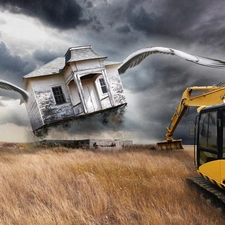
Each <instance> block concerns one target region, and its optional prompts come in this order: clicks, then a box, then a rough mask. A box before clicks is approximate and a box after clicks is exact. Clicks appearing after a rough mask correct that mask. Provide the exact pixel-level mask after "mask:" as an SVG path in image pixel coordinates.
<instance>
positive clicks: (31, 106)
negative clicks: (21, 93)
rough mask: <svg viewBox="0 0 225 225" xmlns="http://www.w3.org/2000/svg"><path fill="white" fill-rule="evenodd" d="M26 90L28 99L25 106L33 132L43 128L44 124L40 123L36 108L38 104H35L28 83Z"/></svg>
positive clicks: (40, 119)
mask: <svg viewBox="0 0 225 225" xmlns="http://www.w3.org/2000/svg"><path fill="white" fill-rule="evenodd" d="M27 90H28V91H29V94H30V97H29V100H28V102H27V104H26V109H27V113H28V116H29V118H30V123H31V127H32V129H33V130H36V129H38V128H39V127H41V126H43V125H44V123H43V121H42V117H41V114H40V110H39V108H38V104H37V102H36V99H35V96H34V92H33V89H32V87H31V85H30V83H29V84H28V87H27Z"/></svg>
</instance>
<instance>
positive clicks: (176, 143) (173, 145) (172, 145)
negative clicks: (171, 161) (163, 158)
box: [157, 139, 183, 150]
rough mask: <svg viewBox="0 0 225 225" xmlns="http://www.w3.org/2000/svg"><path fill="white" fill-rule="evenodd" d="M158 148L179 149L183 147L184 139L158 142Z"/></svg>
mask: <svg viewBox="0 0 225 225" xmlns="http://www.w3.org/2000/svg"><path fill="white" fill-rule="evenodd" d="M157 148H158V150H178V149H183V146H182V140H181V139H179V140H172V141H162V142H158V143H157Z"/></svg>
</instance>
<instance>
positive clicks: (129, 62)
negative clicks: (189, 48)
mask: <svg viewBox="0 0 225 225" xmlns="http://www.w3.org/2000/svg"><path fill="white" fill-rule="evenodd" d="M157 53H163V54H169V55H175V56H178V57H181V58H183V59H185V60H187V61H189V62H193V63H196V64H199V65H202V66H208V67H213V68H223V67H225V61H221V60H218V59H211V58H207V57H202V56H196V55H191V54H189V53H186V52H182V51H179V50H176V49H172V48H166V47H148V48H143V49H140V50H138V51H136V52H134V53H132V54H131V55H129V56H128V57H127V58H126V59H125V60H124V61H123V63H122V64H121V65H120V66H119V67H118V72H119V74H123V73H125V72H126V70H127V69H129V68H132V67H135V66H137V65H138V64H140V63H141V62H142V61H143V60H144V59H145V58H146V57H147V56H149V55H151V54H157Z"/></svg>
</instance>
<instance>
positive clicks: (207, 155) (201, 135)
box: [195, 104, 225, 188]
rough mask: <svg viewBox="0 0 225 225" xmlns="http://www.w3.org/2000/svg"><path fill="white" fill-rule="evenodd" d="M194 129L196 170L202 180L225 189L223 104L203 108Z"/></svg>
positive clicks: (224, 107) (224, 116) (224, 120)
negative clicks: (204, 179)
mask: <svg viewBox="0 0 225 225" xmlns="http://www.w3.org/2000/svg"><path fill="white" fill-rule="evenodd" d="M196 129H197V130H196V131H197V132H196V146H195V147H196V150H197V151H196V152H195V162H196V166H197V170H198V172H199V173H200V174H201V175H202V176H203V177H204V178H206V179H208V180H210V181H211V182H213V183H215V184H217V185H218V186H219V187H221V188H225V104H220V105H215V106H211V107H205V108H203V109H202V110H201V111H200V113H199V115H198V119H197V124H196Z"/></svg>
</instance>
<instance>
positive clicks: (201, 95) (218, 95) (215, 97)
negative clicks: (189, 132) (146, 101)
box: [157, 85, 225, 150]
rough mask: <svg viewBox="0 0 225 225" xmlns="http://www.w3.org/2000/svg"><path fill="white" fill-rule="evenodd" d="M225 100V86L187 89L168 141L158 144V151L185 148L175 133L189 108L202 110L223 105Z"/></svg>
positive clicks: (174, 117)
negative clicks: (206, 107)
mask: <svg viewBox="0 0 225 225" xmlns="http://www.w3.org/2000/svg"><path fill="white" fill-rule="evenodd" d="M194 93H195V94H194ZM224 99H225V86H217V85H215V86H201V87H198V86H194V87H188V88H186V89H185V91H184V92H183V94H182V97H181V100H180V102H179V103H178V105H177V107H176V109H175V112H174V114H173V116H172V118H171V123H170V125H169V126H168V127H167V132H166V135H165V136H166V140H165V141H162V142H158V143H157V146H158V149H159V150H174V149H182V148H183V147H182V140H174V139H173V133H174V131H175V129H176V127H177V126H178V124H179V122H180V120H181V118H182V117H183V115H184V114H185V112H186V110H187V109H188V107H190V106H197V107H199V109H200V108H202V107H205V106H210V105H215V104H221V103H223V100H224Z"/></svg>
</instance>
